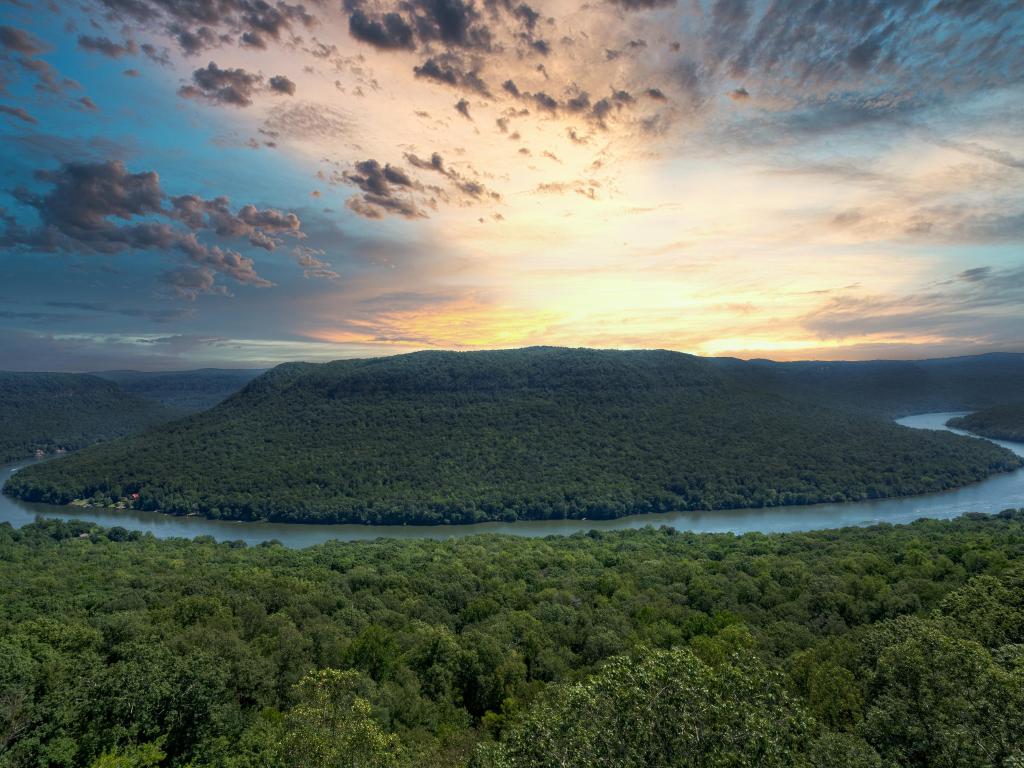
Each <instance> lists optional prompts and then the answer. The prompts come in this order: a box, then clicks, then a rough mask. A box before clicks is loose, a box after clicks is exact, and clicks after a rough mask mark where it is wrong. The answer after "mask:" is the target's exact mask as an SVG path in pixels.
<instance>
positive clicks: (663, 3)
mask: <svg viewBox="0 0 1024 768" xmlns="http://www.w3.org/2000/svg"><path fill="white" fill-rule="evenodd" d="M609 2H611V3H612V4H613V5H617V6H619V7H620V8H622V9H623V10H626V11H650V10H654V9H656V8H671V7H672V6H674V5H675V4H676V0H609Z"/></svg>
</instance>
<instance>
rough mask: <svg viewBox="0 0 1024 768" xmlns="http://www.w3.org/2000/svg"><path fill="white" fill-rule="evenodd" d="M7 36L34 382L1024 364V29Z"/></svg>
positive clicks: (138, 14) (550, 20)
mask: <svg viewBox="0 0 1024 768" xmlns="http://www.w3.org/2000/svg"><path fill="white" fill-rule="evenodd" d="M0 10H2V21H0V24H2V26H0V131H2V132H3V137H2V149H0V152H2V157H3V163H2V166H0V209H2V218H3V220H2V221H0V247H2V251H0V368H3V369H26V370H102V369H109V368H144V369H172V368H187V367H199V366H209V365H217V366H264V365H270V364H276V363H278V362H282V361H285V360H296V359H303V360H327V359H335V358H339V357H351V356H368V355H379V354H392V353H396V352H405V351H410V350H415V349H425V348H444V349H467V350H468V349H486V348H497V347H502V348H504V347H519V346H526V345H533V344H553V345H570V346H595V347H629V348H638V347H663V348H669V349H675V350H681V351H686V352H692V353H695V354H701V355H735V356H739V357H744V358H747V357H769V358H773V359H780V360H785V359H806V358H822V359H864V358H918V357H938V356H946V355H954V354H972V353H977V352H986V351H993V350H1016V351H1022V350H1024V5H1022V4H1021V3H1020V2H1019V1H1017V0H889V1H880V0H845V1H834V2H828V1H827V0H791V1H785V2H784V1H783V0H778V1H777V2H747V0H718V1H717V2H697V1H696V0H694V1H693V2H691V1H690V0H677V1H676V2H672V1H671V0H668V1H666V0H596V1H595V2H591V3H588V2H584V3H579V2H569V1H568V0H554V1H551V2H546V1H543V0H528V2H519V0H508V1H504V0H486V1H485V2H480V0H345V1H344V2H342V0H329V1H328V0H325V1H324V2H318V1H317V0H307V1H306V2H305V4H300V3H289V2H283V1H280V2H273V1H272V0H268V1H267V2H264V1H263V0H97V1H96V2H90V1H89V0H85V1H83V2H77V3H76V2H66V3H65V2H60V3H56V2H54V3H52V4H46V3H44V2H38V3H36V2H30V1H29V0H14V2H11V1H10V0H8V1H7V2H0Z"/></svg>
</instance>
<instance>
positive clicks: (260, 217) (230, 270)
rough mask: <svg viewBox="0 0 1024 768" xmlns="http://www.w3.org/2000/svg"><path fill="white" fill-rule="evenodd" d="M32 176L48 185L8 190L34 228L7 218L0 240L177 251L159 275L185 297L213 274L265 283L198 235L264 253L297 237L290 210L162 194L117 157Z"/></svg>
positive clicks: (85, 249)
mask: <svg viewBox="0 0 1024 768" xmlns="http://www.w3.org/2000/svg"><path fill="white" fill-rule="evenodd" d="M35 176H36V179H37V180H38V181H40V182H42V183H44V184H47V185H49V189H48V191H46V192H45V193H42V194H39V193H33V192H30V191H28V190H26V189H17V190H15V192H14V195H15V198H16V199H17V200H19V201H20V202H21V203H22V204H24V205H25V206H28V207H30V208H33V209H35V211H36V213H37V214H38V217H39V220H40V224H39V226H38V227H36V228H33V229H26V228H23V227H21V226H19V225H18V224H17V223H16V221H15V220H13V219H11V218H9V219H8V221H7V227H6V230H5V232H4V234H3V236H2V238H0V244H2V245H4V246H6V247H21V248H24V249H27V250H35V251H66V252H71V253H98V254H116V253H122V252H125V251H129V250H157V251H176V252H178V253H180V254H182V255H183V256H184V257H185V258H186V259H187V261H188V262H189V263H188V264H186V265H185V266H183V267H179V268H177V269H174V270H171V271H170V272H168V273H165V275H164V276H163V277H162V278H161V279H162V280H163V282H165V283H167V284H168V285H171V286H172V287H173V288H174V289H175V290H176V291H177V292H178V293H179V295H182V296H184V297H186V298H188V297H189V296H193V295H194V293H195V292H197V291H200V292H211V291H212V290H213V280H214V274H215V273H216V274H221V275H224V276H226V277H228V278H230V279H232V280H235V281H236V282H239V283H244V284H248V285H254V286H268V285H270V283H269V282H268V281H267V280H264V279H263V278H262V277H260V276H259V275H258V274H257V273H256V270H255V264H254V262H253V260H252V259H249V258H247V257H245V256H243V255H242V254H240V253H238V252H237V251H235V250H231V249H228V248H223V247H221V246H220V245H217V244H208V243H202V242H200V241H199V239H198V238H197V234H199V233H208V234H211V235H215V236H216V237H218V238H225V239H226V238H242V237H244V238H247V239H248V241H249V243H250V244H251V245H254V246H257V247H260V248H264V249H267V250H273V249H275V248H276V247H277V246H278V245H279V244H280V243H281V242H282V238H283V237H286V236H287V237H295V238H301V237H303V236H304V235H303V232H302V229H301V222H300V220H299V218H298V217H297V216H296V215H295V214H293V213H283V212H281V211H278V210H275V209H272V208H267V209H259V208H257V207H256V206H254V205H251V204H249V205H243V206H242V207H241V208H239V209H238V210H237V211H232V210H231V208H230V204H229V201H228V200H227V198H225V197H218V198H214V199H213V200H204V199H203V198H201V197H199V196H197V195H179V196H176V197H168V196H167V195H166V194H165V193H164V191H163V189H162V188H161V185H160V178H159V176H158V175H157V174H156V172H154V171H144V172H140V173H131V172H130V171H128V169H127V168H126V167H125V166H124V164H123V163H121V162H120V161H105V162H95V163H65V164H63V165H62V166H61V167H60V168H59V169H57V170H56V171H38V172H37V173H36V175H35ZM167 202H169V203H170V205H169V206H166V205H165V203H167ZM218 291H219V289H218Z"/></svg>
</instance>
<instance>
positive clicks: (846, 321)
mask: <svg viewBox="0 0 1024 768" xmlns="http://www.w3.org/2000/svg"><path fill="white" fill-rule="evenodd" d="M957 277H958V279H956V280H952V281H945V282H944V283H942V284H940V285H939V286H937V287H934V288H931V289H929V290H923V291H919V292H915V293H909V294H906V295H902V296H870V295H868V296H861V295H856V294H850V293H844V294H840V295H838V296H833V297H830V298H829V299H828V300H827V301H826V302H825V303H824V304H823V305H822V306H820V307H819V308H817V309H815V310H814V311H812V312H810V313H808V314H807V315H805V316H804V317H803V318H801V324H802V325H803V326H804V327H805V328H807V329H808V330H810V331H812V332H813V333H815V334H816V335H817V336H818V337H819V338H821V339H832V340H839V341H843V340H846V339H860V340H864V339H867V340H870V341H875V342H878V341H887V342H905V341H907V340H910V339H914V338H922V337H923V338H927V339H931V340H933V341H935V342H942V343H951V342H969V343H971V344H975V345H976V344H980V343H985V344H1007V343H1010V344H1012V343H1014V342H1013V340H1014V338H1016V340H1017V341H1016V343H1017V344H1019V340H1020V338H1021V336H1020V334H1021V333H1022V332H1024V316H1022V315H1021V314H1020V307H1021V306H1022V305H1024V267H1016V268H1010V269H1003V270H993V269H990V268H988V267H980V268H975V269H969V270H965V271H963V272H961V273H960V274H959V275H958V276H957Z"/></svg>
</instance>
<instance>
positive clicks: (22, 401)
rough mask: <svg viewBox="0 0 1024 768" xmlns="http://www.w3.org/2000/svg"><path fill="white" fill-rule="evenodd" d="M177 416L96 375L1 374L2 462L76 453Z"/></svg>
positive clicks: (0, 436)
mask: <svg viewBox="0 0 1024 768" xmlns="http://www.w3.org/2000/svg"><path fill="white" fill-rule="evenodd" d="M176 415H178V412H177V411H174V410H172V409H171V408H168V407H167V406H165V405H162V404H160V403H158V402H155V401H153V400H147V399H144V398H141V397H136V396H135V395H132V394H129V393H127V392H125V391H124V390H123V389H121V388H120V387H118V386H117V385H116V384H114V383H113V382H110V381H106V380H104V379H101V378H99V377H97V376H90V375H87V374H81V373H9V372H4V371H0V461H3V462H8V461H15V460H17V459H22V458H25V457H26V456H31V455H32V454H33V453H35V452H36V451H42V452H44V453H53V452H55V451H57V450H65V451H73V450H77V449H79V448H84V447H85V446H87V445H91V444H92V443H95V442H98V441H100V440H108V439H110V438H112V437H120V436H122V435H127V434H130V433H132V432H137V431H139V430H140V429H143V428H145V427H148V426H151V425H153V424H157V423H159V422H161V421H167V420H169V419H172V418H174V417H175V416H176Z"/></svg>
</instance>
